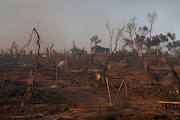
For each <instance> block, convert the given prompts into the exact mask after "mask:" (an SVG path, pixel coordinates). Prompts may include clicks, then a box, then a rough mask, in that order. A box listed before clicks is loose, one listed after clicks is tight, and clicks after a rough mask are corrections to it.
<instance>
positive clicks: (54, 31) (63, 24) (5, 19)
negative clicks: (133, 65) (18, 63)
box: [0, 0, 180, 50]
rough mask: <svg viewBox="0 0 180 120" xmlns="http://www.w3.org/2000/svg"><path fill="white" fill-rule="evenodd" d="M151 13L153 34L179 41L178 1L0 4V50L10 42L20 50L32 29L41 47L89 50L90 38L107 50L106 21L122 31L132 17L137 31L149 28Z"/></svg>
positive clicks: (6, 0) (16, 0)
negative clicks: (95, 37)
mask: <svg viewBox="0 0 180 120" xmlns="http://www.w3.org/2000/svg"><path fill="white" fill-rule="evenodd" d="M153 11H156V12H157V15H158V18H157V20H156V21H155V24H154V27H153V29H154V31H153V34H159V33H164V34H166V33H167V32H169V31H170V32H173V33H175V34H176V39H179V40H180V0H0V48H1V49H5V48H9V47H10V46H11V44H12V42H13V41H16V42H17V44H18V45H19V46H21V47H22V46H23V45H24V44H25V43H27V41H28V40H29V36H30V34H31V31H32V29H33V28H34V27H36V28H37V27H38V31H39V34H40V36H41V39H42V45H43V46H44V47H49V46H50V45H51V44H52V43H55V45H54V48H55V49H58V50H60V49H64V48H71V47H72V41H75V43H76V45H77V46H78V47H79V48H82V47H83V46H84V47H85V48H86V49H89V48H90V45H89V43H90V40H89V39H90V38H91V37H92V36H93V35H98V36H99V38H100V39H102V43H101V44H100V45H102V46H105V47H109V34H108V31H107V29H106V21H109V25H110V27H111V28H113V27H122V25H123V23H127V22H128V20H129V19H131V18H132V17H134V16H136V17H137V18H138V19H137V25H138V26H139V27H140V26H143V25H146V26H149V24H148V22H147V19H146V15H147V13H149V12H153ZM29 49H31V47H29Z"/></svg>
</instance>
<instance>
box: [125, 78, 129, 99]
mask: <svg viewBox="0 0 180 120" xmlns="http://www.w3.org/2000/svg"><path fill="white" fill-rule="evenodd" d="M125 89H126V98H127V100H128V95H127V85H126V81H125Z"/></svg>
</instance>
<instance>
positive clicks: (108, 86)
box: [106, 78, 112, 106]
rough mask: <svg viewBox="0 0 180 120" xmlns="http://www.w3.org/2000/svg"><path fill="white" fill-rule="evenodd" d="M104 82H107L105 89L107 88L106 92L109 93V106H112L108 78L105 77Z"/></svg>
mask: <svg viewBox="0 0 180 120" xmlns="http://www.w3.org/2000/svg"><path fill="white" fill-rule="evenodd" d="M106 83H107V89H108V93H109V101H110V106H112V103H111V93H110V91H109V84H108V79H107V78H106Z"/></svg>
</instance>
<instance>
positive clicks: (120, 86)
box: [114, 79, 124, 103]
mask: <svg viewBox="0 0 180 120" xmlns="http://www.w3.org/2000/svg"><path fill="white" fill-rule="evenodd" d="M123 82H124V79H123V81H122V83H121V85H120V86H119V90H118V92H117V94H116V97H115V100H114V103H115V101H116V99H117V96H118V94H119V91H120V89H121V87H122V84H123Z"/></svg>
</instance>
